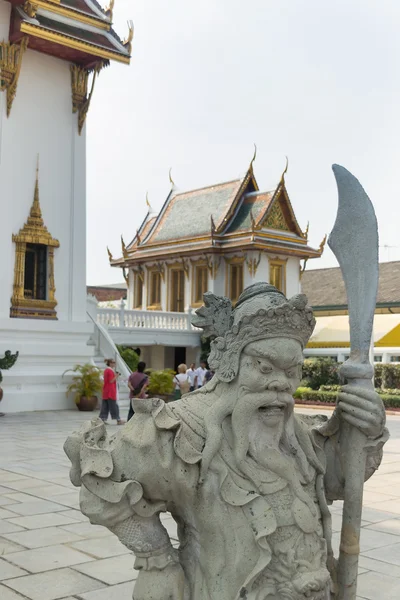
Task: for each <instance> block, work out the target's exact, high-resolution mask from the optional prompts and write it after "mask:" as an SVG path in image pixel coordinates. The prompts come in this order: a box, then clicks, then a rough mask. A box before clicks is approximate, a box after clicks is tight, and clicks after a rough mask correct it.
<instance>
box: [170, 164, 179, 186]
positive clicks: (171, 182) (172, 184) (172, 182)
mask: <svg viewBox="0 0 400 600" xmlns="http://www.w3.org/2000/svg"><path fill="white" fill-rule="evenodd" d="M168 176H169V181H170V184H171V186H172V188H171V189H172V190H176V189H178V188H177V185H176V183H175V181H174V180H173V179H172V167H171V168H170V170H169V174H168Z"/></svg>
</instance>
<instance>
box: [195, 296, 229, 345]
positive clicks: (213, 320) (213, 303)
mask: <svg viewBox="0 0 400 600" xmlns="http://www.w3.org/2000/svg"><path fill="white" fill-rule="evenodd" d="M203 299H204V306H202V307H201V308H199V309H197V310H196V313H195V316H194V317H192V325H194V327H199V328H200V329H203V331H204V336H205V337H223V336H224V335H225V333H226V332H227V331H228V330H229V329H230V326H231V320H232V302H231V301H230V300H229V299H228V298H225V297H224V296H216V295H215V294H213V293H211V292H206V293H205V294H204V296H203Z"/></svg>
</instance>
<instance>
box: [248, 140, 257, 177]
mask: <svg viewBox="0 0 400 600" xmlns="http://www.w3.org/2000/svg"><path fill="white" fill-rule="evenodd" d="M256 158H257V145H256V144H254V154H253V158H252V159H251V161H250V166H249V171H253V164H254V161H255V160H256Z"/></svg>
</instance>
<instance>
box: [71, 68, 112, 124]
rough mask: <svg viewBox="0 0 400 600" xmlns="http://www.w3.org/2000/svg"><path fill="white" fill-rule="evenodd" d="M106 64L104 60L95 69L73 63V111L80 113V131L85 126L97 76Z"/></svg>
mask: <svg viewBox="0 0 400 600" xmlns="http://www.w3.org/2000/svg"><path fill="white" fill-rule="evenodd" d="M104 66H105V63H104V62H102V63H100V64H99V65H97V66H96V67H95V68H94V69H85V68H84V67H80V66H78V65H71V89H72V112H73V113H78V131H79V135H81V133H82V129H83V126H84V124H85V121H86V117H87V114H88V112H89V107H90V102H91V100H92V96H93V91H94V84H95V82H96V77H97V75H98V74H99V73H100V71H101V69H102V68H103V67H104ZM91 73H93V77H92V85H91V89H90V93H89V95H88V86H89V77H90V74H91Z"/></svg>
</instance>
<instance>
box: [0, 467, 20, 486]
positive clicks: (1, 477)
mask: <svg viewBox="0 0 400 600" xmlns="http://www.w3.org/2000/svg"><path fill="white" fill-rule="evenodd" d="M18 479H23V477H21V475H19V474H18V473H11V472H9V471H3V470H0V482H1V483H3V482H6V481H17V480H18Z"/></svg>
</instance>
